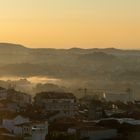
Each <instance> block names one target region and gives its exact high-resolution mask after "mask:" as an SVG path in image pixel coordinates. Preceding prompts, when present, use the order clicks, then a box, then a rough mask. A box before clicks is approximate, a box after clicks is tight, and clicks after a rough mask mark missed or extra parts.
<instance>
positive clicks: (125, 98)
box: [103, 91, 134, 102]
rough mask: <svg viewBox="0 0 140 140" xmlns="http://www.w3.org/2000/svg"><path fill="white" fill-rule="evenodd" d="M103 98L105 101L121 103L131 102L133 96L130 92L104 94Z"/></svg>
mask: <svg viewBox="0 0 140 140" xmlns="http://www.w3.org/2000/svg"><path fill="white" fill-rule="evenodd" d="M103 96H104V98H105V100H107V101H113V102H114V101H121V102H133V101H134V99H133V94H132V92H117V91H115V92H113V91H112V92H111V91H110V92H105V93H104V95H103Z"/></svg>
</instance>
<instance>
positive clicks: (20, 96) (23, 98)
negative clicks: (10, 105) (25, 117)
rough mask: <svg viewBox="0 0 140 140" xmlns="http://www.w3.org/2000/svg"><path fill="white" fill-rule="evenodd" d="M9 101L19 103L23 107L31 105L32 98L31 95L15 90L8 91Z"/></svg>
mask: <svg viewBox="0 0 140 140" xmlns="http://www.w3.org/2000/svg"><path fill="white" fill-rule="evenodd" d="M7 92H8V100H11V101H13V102H15V103H17V104H18V105H19V106H21V107H26V105H28V104H31V96H30V95H29V94H26V93H23V92H20V91H16V90H15V89H8V91H7Z"/></svg>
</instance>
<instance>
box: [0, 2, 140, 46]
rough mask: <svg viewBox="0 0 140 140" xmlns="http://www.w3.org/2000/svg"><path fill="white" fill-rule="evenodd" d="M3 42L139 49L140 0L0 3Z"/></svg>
mask: <svg viewBox="0 0 140 140" xmlns="http://www.w3.org/2000/svg"><path fill="white" fill-rule="evenodd" d="M0 42H12V43H19V44H23V45H25V46H28V47H55V48H71V47H85V48H86V47H87V48H91V47H118V48H132V49H134V48H140V0H0Z"/></svg>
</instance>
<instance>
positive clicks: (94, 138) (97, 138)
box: [81, 129, 117, 140]
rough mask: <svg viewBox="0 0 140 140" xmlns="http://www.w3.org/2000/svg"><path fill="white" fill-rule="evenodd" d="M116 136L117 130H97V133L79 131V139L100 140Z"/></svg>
mask: <svg viewBox="0 0 140 140" xmlns="http://www.w3.org/2000/svg"><path fill="white" fill-rule="evenodd" d="M116 136H117V130H115V129H108V130H99V131H96V130H95V131H88V130H85V131H81V138H84V137H89V138H90V140H102V139H106V138H112V137H116Z"/></svg>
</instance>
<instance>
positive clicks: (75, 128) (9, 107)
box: [0, 87, 140, 140]
mask: <svg viewBox="0 0 140 140" xmlns="http://www.w3.org/2000/svg"><path fill="white" fill-rule="evenodd" d="M66 139H68V140H131V139H133V140H139V139H140V101H136V100H134V99H133V96H132V92H131V90H129V89H127V90H126V91H125V92H123V93H122V92H120V93H116V92H114V93H112V92H111V93H103V94H100V95H93V96H91V95H85V96H83V97H82V98H77V97H76V96H75V95H74V94H72V93H65V92H52V91H51V92H48V91H47V92H40V93H36V95H35V96H34V97H31V96H30V95H29V94H26V93H23V92H20V91H16V90H15V89H13V88H8V89H6V88H2V87H0V140H66Z"/></svg>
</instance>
